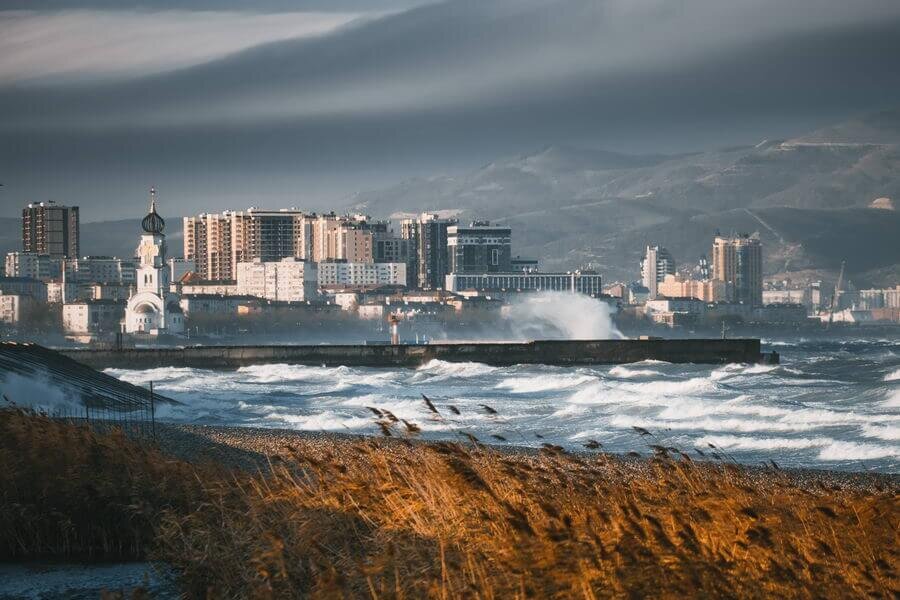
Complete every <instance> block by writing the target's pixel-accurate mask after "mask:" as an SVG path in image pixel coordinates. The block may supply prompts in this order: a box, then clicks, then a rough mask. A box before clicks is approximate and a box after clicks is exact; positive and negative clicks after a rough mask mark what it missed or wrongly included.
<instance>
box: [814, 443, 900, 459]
mask: <svg viewBox="0 0 900 600" xmlns="http://www.w3.org/2000/svg"><path fill="white" fill-rule="evenodd" d="M882 458H900V447H897V446H882V445H878V444H861V443H858V442H844V441H837V440H835V441H832V443H831V444H829V445H827V446H825V447H824V448H822V450H821V451H820V452H819V456H818V459H819V460H823V461H844V460H878V459H882Z"/></svg>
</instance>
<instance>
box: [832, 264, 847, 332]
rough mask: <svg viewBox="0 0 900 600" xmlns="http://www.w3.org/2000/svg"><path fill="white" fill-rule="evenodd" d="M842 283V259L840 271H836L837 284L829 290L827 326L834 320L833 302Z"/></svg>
mask: <svg viewBox="0 0 900 600" xmlns="http://www.w3.org/2000/svg"><path fill="white" fill-rule="evenodd" d="M843 283H844V261H841V272H840V273H838V280H837V284H835V286H834V291H833V292H831V310H830V311H829V313H828V327H831V324H832V323H833V322H834V303H835V300H836V299H837V294H838V291H840V289H841V285H842V284H843Z"/></svg>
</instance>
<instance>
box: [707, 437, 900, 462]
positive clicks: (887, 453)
mask: <svg viewBox="0 0 900 600" xmlns="http://www.w3.org/2000/svg"><path fill="white" fill-rule="evenodd" d="M697 443H699V444H708V443H709V444H713V445H715V446H717V447H719V448H723V449H725V450H751V451H752V450H756V451H759V450H806V449H811V448H819V453H818V455H817V456H816V458H817V459H818V460H821V461H826V462H840V461H853V460H879V459H884V458H900V448H898V447H891V446H884V445H880V444H866V443H859V442H849V441H841V440H835V439H832V438H829V437H814V438H755V437H745V436H733V435H716V436H706V437H703V438H700V439H699V440H697Z"/></svg>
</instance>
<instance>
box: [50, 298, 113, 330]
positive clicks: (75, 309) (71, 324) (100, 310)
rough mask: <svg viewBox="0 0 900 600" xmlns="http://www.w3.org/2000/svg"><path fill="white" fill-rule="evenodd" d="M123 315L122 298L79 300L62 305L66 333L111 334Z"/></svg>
mask: <svg viewBox="0 0 900 600" xmlns="http://www.w3.org/2000/svg"><path fill="white" fill-rule="evenodd" d="M124 317H125V301H124V300H80V301H78V302H72V303H69V304H64V305H63V307H62V322H63V331H64V332H65V333H66V334H67V335H78V336H83V335H85V334H97V335H100V334H104V333H107V334H113V333H116V332H118V331H120V329H121V322H122V319H123V318H124Z"/></svg>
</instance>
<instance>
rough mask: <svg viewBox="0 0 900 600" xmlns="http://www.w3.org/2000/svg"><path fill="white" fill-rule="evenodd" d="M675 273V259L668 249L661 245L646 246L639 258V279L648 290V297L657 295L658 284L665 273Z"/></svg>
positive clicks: (652, 297)
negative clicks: (642, 255) (640, 258)
mask: <svg viewBox="0 0 900 600" xmlns="http://www.w3.org/2000/svg"><path fill="white" fill-rule="evenodd" d="M674 274H675V259H674V258H672V255H671V254H670V253H669V251H668V250H666V249H665V248H662V247H661V246H647V249H646V250H645V251H644V258H643V259H642V260H641V280H642V283H643V284H644V287H645V288H647V289H648V290H650V299H651V300H652V299H654V298H656V297H657V295H658V293H659V284H660V282H661V281H662V280H663V279H665V277H666V275H674Z"/></svg>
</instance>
